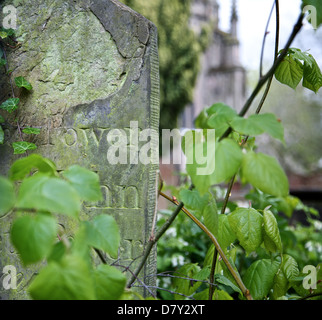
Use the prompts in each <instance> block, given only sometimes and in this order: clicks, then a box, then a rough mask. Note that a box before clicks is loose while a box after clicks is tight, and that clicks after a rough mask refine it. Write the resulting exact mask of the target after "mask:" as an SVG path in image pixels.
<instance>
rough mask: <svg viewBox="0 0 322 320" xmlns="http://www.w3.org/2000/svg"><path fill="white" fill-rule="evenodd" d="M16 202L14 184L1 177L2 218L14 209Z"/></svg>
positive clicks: (0, 212)
mask: <svg viewBox="0 0 322 320" xmlns="http://www.w3.org/2000/svg"><path fill="white" fill-rule="evenodd" d="M15 202H16V195H15V190H14V186H13V183H12V182H11V181H9V180H7V179H5V178H3V177H1V176H0V217H1V216H3V215H5V214H6V213H8V212H9V211H10V210H11V209H12V208H13V207H14V205H15Z"/></svg>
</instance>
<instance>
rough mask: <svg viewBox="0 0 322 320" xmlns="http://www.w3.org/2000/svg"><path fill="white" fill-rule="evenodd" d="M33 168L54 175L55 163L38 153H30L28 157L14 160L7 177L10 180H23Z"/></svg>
mask: <svg viewBox="0 0 322 320" xmlns="http://www.w3.org/2000/svg"><path fill="white" fill-rule="evenodd" d="M33 169H37V170H38V171H39V172H42V173H46V174H48V175H51V176H55V175H56V165H55V164H54V162H52V161H51V160H49V159H47V158H43V157H42V156H41V155H39V154H36V153H34V154H31V155H30V156H28V157H25V158H21V159H19V160H16V161H15V162H14V163H13V165H12V166H11V168H10V171H9V178H10V179H11V180H12V181H16V180H23V179H24V178H25V177H26V176H27V175H29V174H30V172H31V171H32V170H33Z"/></svg>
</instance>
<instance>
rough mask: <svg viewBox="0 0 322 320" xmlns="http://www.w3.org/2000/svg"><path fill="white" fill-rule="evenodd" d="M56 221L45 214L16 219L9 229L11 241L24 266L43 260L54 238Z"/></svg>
mask: <svg viewBox="0 0 322 320" xmlns="http://www.w3.org/2000/svg"><path fill="white" fill-rule="evenodd" d="M56 226H57V224H56V219H55V218H54V217H52V216H50V215H47V214H41V213H38V214H37V215H36V216H30V215H25V216H22V217H19V218H17V219H16V220H15V221H14V223H13V225H12V229H11V241H12V243H13V245H14V246H15V248H16V249H17V251H18V253H19V254H20V257H21V259H22V261H23V263H24V264H25V265H28V264H31V263H35V262H38V261H40V260H42V259H44V258H45V257H46V256H47V255H48V254H49V253H50V251H51V248H52V246H53V244H54V241H55V238H56V229H57V228H56Z"/></svg>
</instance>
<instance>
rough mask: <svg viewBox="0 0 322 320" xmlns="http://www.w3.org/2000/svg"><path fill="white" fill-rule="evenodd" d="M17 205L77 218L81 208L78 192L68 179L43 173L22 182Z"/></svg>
mask: <svg viewBox="0 0 322 320" xmlns="http://www.w3.org/2000/svg"><path fill="white" fill-rule="evenodd" d="M17 207H19V208H26V209H36V210H39V211H48V212H51V213H60V214H64V215H67V216H71V217H75V218H76V217H78V214H79V211H80V208H81V206H80V198H79V196H78V193H77V192H76V190H75V189H74V188H73V187H72V186H71V185H70V184H69V183H68V182H67V181H63V180H62V179H58V178H53V177H49V176H48V175H45V174H43V173H38V174H36V175H34V176H32V177H30V178H27V179H25V180H24V181H23V182H22V184H21V187H20V190H19V194H18V202H17Z"/></svg>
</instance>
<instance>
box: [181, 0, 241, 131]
mask: <svg viewBox="0 0 322 320" xmlns="http://www.w3.org/2000/svg"><path fill="white" fill-rule="evenodd" d="M205 23H208V24H209V23H210V24H211V25H212V26H213V31H212V35H211V40H210V44H209V46H208V48H207V50H206V52H204V54H203V55H202V57H201V61H200V63H201V70H200V72H199V76H198V79H197V84H196V87H195V92H194V100H193V103H192V104H191V105H189V106H187V108H186V109H185V111H184V113H183V116H182V119H181V121H182V122H181V125H182V127H184V128H192V127H194V125H193V121H194V119H195V118H196V117H197V116H198V114H199V113H200V112H201V110H202V109H204V108H205V107H210V106H211V105H212V104H214V103H217V102H223V103H226V104H228V105H229V106H231V107H233V108H235V109H236V110H237V111H239V110H240V109H241V107H242V105H243V103H244V100H245V94H246V72H245V69H244V68H243V67H242V65H241V62H240V57H239V40H238V14H237V4H236V0H232V9H231V17H230V30H229V31H228V32H224V31H222V30H220V28H219V5H218V3H217V0H193V3H192V9H191V19H190V24H191V27H192V28H193V30H194V31H195V32H196V33H197V34H198V33H200V32H201V30H202V26H203V25H204V24H205Z"/></svg>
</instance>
